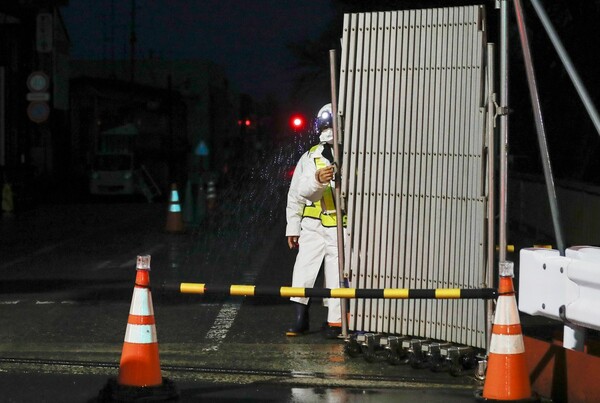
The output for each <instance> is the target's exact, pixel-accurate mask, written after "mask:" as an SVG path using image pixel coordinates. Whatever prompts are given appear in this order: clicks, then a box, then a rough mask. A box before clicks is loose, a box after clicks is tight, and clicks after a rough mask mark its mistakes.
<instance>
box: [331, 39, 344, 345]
mask: <svg viewBox="0 0 600 403" xmlns="http://www.w3.org/2000/svg"><path fill="white" fill-rule="evenodd" d="M329 69H330V76H331V115H332V116H331V118H332V119H331V120H332V125H333V128H332V129H333V164H334V166H335V201H336V202H335V214H336V217H337V220H336V221H337V247H338V269H339V276H340V288H346V287H347V284H346V280H347V278H346V277H344V227H343V219H342V217H343V216H342V197H341V195H342V188H341V186H342V181H341V176H340V168H341V167H340V158H339V156H340V154H339V153H340V147H339V143H340V141H339V140H340V136H339V133H340V132H339V130H338V115H337V74H336V72H337V70H336V54H335V49H330V50H329ZM340 307H341V311H342V336H343V337H344V338H347V337H348V306H347V300H346V299H345V298H342V299H341V303H340Z"/></svg>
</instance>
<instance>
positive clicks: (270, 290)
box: [163, 283, 498, 299]
mask: <svg viewBox="0 0 600 403" xmlns="http://www.w3.org/2000/svg"><path fill="white" fill-rule="evenodd" d="M163 288H164V290H165V291H176V292H180V293H182V294H199V295H221V296H223V295H230V296H243V297H268V296H275V297H277V296H279V297H284V298H289V297H322V298H350V299H353V298H364V299H370V298H384V299H495V298H497V297H498V290H497V289H495V288H466V289H465V288H433V289H409V288H379V289H364V288H301V287H273V286H256V285H211V284H204V283H180V284H164V285H163Z"/></svg>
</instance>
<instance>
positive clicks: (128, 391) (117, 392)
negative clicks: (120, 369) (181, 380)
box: [97, 378, 179, 402]
mask: <svg viewBox="0 0 600 403" xmlns="http://www.w3.org/2000/svg"><path fill="white" fill-rule="evenodd" d="M178 399H179V392H178V391H177V389H176V388H175V384H174V383H173V382H172V381H171V380H169V379H167V378H163V382H162V384H161V385H158V386H146V387H135V386H123V385H119V383H118V382H117V380H116V379H115V378H111V379H109V380H108V382H107V383H106V386H104V388H103V389H102V390H101V391H100V392H99V393H98V400H97V401H98V402H168V401H175V400H178Z"/></svg>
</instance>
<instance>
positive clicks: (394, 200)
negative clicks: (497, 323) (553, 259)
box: [338, 6, 487, 347]
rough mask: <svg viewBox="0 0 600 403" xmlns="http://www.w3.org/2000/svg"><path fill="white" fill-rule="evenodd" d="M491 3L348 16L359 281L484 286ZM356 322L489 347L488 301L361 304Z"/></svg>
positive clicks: (350, 182)
mask: <svg viewBox="0 0 600 403" xmlns="http://www.w3.org/2000/svg"><path fill="white" fill-rule="evenodd" d="M483 17H484V9H483V7H482V6H468V7H456V8H440V9H427V10H407V11H394V12H377V13H359V14H346V15H345V17H344V30H343V37H342V53H341V65H340V89H339V106H338V113H339V115H340V126H341V128H342V130H343V136H342V137H343V164H342V172H344V177H343V179H342V196H343V198H344V200H345V201H346V204H347V205H346V210H347V213H348V233H347V238H346V239H345V256H346V258H345V267H344V270H345V272H346V273H347V275H349V278H350V284H351V286H352V287H356V288H478V287H481V286H482V285H483V283H484V270H485V269H484V267H485V260H486V258H485V250H486V248H485V227H484V226H485V218H486V217H485V215H486V202H487V200H486V194H487V192H486V189H485V187H486V183H485V176H484V174H485V169H484V166H485V165H484V164H485V161H484V160H485V156H484V147H485V131H484V113H483V106H484V99H483V98H484V96H483V93H484V90H485V88H484V87H485V83H484V73H485V71H484V70H485V66H484V49H485V32H484V18H483ZM349 324H350V330H355V331H370V332H384V333H391V334H403V335H411V336H420V337H430V338H434V339H439V340H447V341H452V342H456V343H461V344H466V345H471V346H475V347H484V346H485V343H486V341H485V339H486V337H485V331H486V330H485V329H486V321H485V304H484V302H483V301H481V300H468V301H432V300H428V301H426V300H410V301H396V300H352V301H351V305H350V323H349Z"/></svg>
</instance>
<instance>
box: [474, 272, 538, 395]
mask: <svg viewBox="0 0 600 403" xmlns="http://www.w3.org/2000/svg"><path fill="white" fill-rule="evenodd" d="M513 274H514V273H513V262H500V284H499V287H498V295H499V296H498V302H497V304H496V312H495V313H494V322H493V327H492V339H491V342H490V351H489V356H488V362H487V372H486V378H485V383H484V385H483V393H482V394H481V396H478V397H479V398H481V400H484V401H521V402H530V401H538V400H539V399H538V398H537V397H536V396H532V394H531V384H530V382H529V371H528V369H527V362H526V359H525V345H524V343H523V334H522V331H521V322H520V319H519V310H518V308H517V301H516V298H515V290H514V287H513V281H512V278H513Z"/></svg>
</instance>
